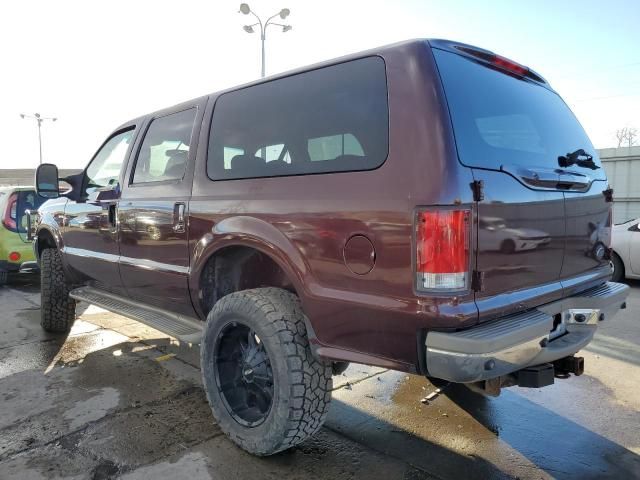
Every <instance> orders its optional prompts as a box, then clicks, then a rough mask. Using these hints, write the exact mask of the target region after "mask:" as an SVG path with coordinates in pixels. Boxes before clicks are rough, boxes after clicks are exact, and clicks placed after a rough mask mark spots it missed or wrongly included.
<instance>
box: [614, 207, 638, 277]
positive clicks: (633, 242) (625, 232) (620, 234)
mask: <svg viewBox="0 0 640 480" xmlns="http://www.w3.org/2000/svg"><path fill="white" fill-rule="evenodd" d="M638 224H640V218H636V219H634V220H628V221H626V222H624V223H621V224H619V225H614V226H613V239H612V246H611V248H612V250H613V256H612V258H611V263H612V264H613V276H612V280H613V281H615V282H621V281H624V279H625V278H636V279H638V278H640V228H639V227H638Z"/></svg>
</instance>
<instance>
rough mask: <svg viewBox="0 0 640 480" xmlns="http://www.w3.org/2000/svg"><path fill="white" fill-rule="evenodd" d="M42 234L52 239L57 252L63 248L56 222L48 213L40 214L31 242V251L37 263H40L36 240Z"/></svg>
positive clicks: (60, 233)
mask: <svg viewBox="0 0 640 480" xmlns="http://www.w3.org/2000/svg"><path fill="white" fill-rule="evenodd" d="M43 232H44V233H46V234H48V235H50V236H51V238H53V241H54V243H55V244H56V248H57V249H58V250H60V251H62V249H63V248H64V240H63V236H62V232H61V231H60V226H59V225H58V222H56V220H55V218H54V217H53V215H51V214H50V213H49V212H44V213H41V214H40V219H39V221H38V226H37V228H36V232H35V235H34V240H33V250H34V253H35V255H36V260H37V261H38V263H40V248H39V245H38V240H39V238H40V236H41V235H42V234H43Z"/></svg>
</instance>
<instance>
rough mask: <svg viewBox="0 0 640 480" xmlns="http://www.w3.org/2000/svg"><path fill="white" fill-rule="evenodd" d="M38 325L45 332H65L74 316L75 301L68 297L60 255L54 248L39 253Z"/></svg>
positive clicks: (69, 328)
mask: <svg viewBox="0 0 640 480" xmlns="http://www.w3.org/2000/svg"><path fill="white" fill-rule="evenodd" d="M40 299H41V300H40V325H41V326H42V328H43V329H44V330H46V331H47V332H53V333H66V332H68V331H69V330H71V326H72V325H73V322H74V320H75V317H76V301H75V300H74V299H73V298H71V297H69V286H68V285H67V283H66V281H65V278H64V271H63V269H62V257H61V256H60V252H59V251H58V250H57V249H56V248H45V249H44V250H43V251H42V253H41V254H40Z"/></svg>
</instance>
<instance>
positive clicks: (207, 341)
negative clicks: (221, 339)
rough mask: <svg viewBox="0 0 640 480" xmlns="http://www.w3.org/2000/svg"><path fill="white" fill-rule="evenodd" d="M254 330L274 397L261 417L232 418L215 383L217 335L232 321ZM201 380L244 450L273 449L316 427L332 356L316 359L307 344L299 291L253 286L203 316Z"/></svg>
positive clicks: (327, 398) (326, 397) (322, 414)
mask: <svg viewBox="0 0 640 480" xmlns="http://www.w3.org/2000/svg"><path fill="white" fill-rule="evenodd" d="M234 321H235V322H238V323H241V324H244V325H246V326H247V327H249V328H251V329H252V330H254V331H255V332H256V334H257V335H258V337H259V338H260V339H261V341H262V342H263V343H264V346H265V348H266V350H267V353H268V356H269V361H270V363H271V369H272V372H273V383H274V386H273V400H272V404H271V408H270V410H269V413H268V414H267V416H266V418H265V419H264V421H263V423H261V424H259V425H257V426H254V427H247V426H244V425H241V424H240V423H239V422H237V421H236V420H235V419H234V418H233V416H232V415H231V413H230V412H229V410H227V407H226V406H225V403H224V401H223V400H222V396H221V393H220V391H219V389H218V386H217V383H216V366H215V361H216V360H215V359H216V357H217V352H216V349H217V345H218V336H219V335H220V333H221V332H222V331H223V329H225V327H228V325H229V324H230V323H232V322H234ZM200 359H201V370H202V380H203V383H204V387H205V391H206V394H207V399H208V400H209V405H210V406H211V410H212V412H213V416H214V417H215V418H216V420H217V421H218V425H219V426H220V428H221V429H222V431H223V432H225V433H226V434H227V435H228V436H229V438H231V440H233V441H234V442H235V443H236V444H237V445H238V446H240V447H241V448H242V449H244V450H246V451H247V452H249V453H252V454H254V455H259V456H266V455H272V454H274V453H277V452H281V451H283V450H286V449H288V448H291V447H293V446H294V445H297V444H299V443H301V442H302V441H304V440H305V439H306V438H308V437H310V436H311V435H313V434H314V433H316V432H317V431H318V430H319V429H320V427H321V426H322V424H323V423H324V420H325V418H326V415H327V412H328V410H329V404H330V402H331V389H332V379H331V362H322V361H320V360H318V359H316V358H315V357H314V356H313V355H312V353H311V348H310V347H309V340H308V338H307V330H306V327H305V315H304V313H303V311H302V307H301V304H300V300H299V299H298V297H297V296H296V295H294V294H292V293H290V292H288V291H286V290H282V289H279V288H256V289H252V290H244V291H240V292H235V293H231V294H229V295H227V296H225V297H223V298H222V299H220V300H219V301H218V302H217V303H216V304H215V305H214V307H213V309H212V310H211V312H210V313H209V315H208V318H207V324H206V327H205V332H204V336H203V341H202V344H201V349H200Z"/></svg>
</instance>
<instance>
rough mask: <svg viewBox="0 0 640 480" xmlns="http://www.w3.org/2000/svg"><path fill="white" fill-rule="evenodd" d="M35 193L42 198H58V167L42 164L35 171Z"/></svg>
mask: <svg viewBox="0 0 640 480" xmlns="http://www.w3.org/2000/svg"><path fill="white" fill-rule="evenodd" d="M35 183H36V192H37V193H38V195H40V196H41V197H43V198H58V197H59V196H60V189H59V186H58V167H56V166H55V165H54V164H52V163H43V164H42V165H40V166H39V167H38V169H37V170H36V182H35Z"/></svg>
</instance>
